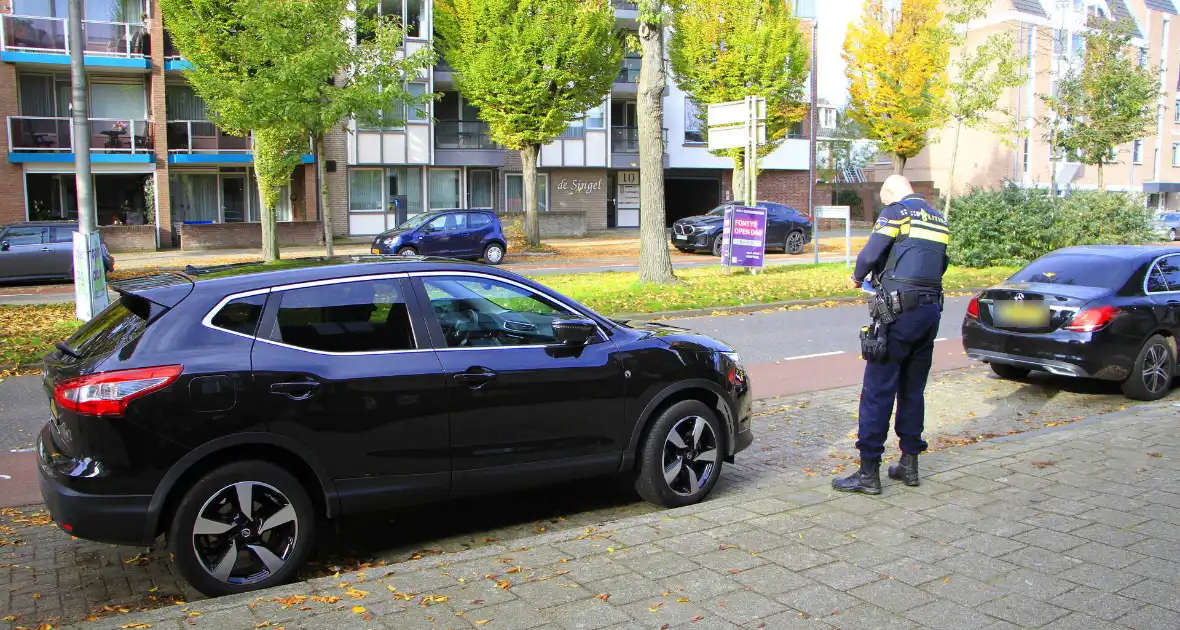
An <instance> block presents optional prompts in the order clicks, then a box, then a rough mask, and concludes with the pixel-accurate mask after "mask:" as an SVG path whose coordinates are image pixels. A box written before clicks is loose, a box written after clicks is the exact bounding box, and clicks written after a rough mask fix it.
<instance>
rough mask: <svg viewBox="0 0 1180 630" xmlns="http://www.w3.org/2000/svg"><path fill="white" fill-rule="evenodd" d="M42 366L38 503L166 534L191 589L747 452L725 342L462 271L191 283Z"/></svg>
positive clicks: (117, 527) (419, 264) (97, 521)
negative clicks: (527, 500) (324, 523)
mask: <svg viewBox="0 0 1180 630" xmlns="http://www.w3.org/2000/svg"><path fill="white" fill-rule="evenodd" d="M111 286H112V288H113V289H114V290H115V291H117V292H118V293H119V294H120V297H119V299H118V300H117V301H116V302H114V303H113V304H112V305H111V306H110V307H108V308H107V309H106V310H104V311H103V312H102V313H100V314H99V315H97V316H96V317H95V318H93V319H92V320H90V321H89V322H87V323H86V324H84V325H83V326H82V327H81V328H80V329H79V330H78V332H77V334H75V335H74V336H73V337H71V338H70V339H68V340H67V341H66V342H64V343H63V344H61V345H59V346H58V348H59V349H58V350H57V351H56V352H54V353H52V354H50V355H49V356H48V357H47V358H46V369H45V374H44V387H45V392H46V394H47V396H48V399H49V407H50V411H51V417H52V420H51V421H50V422H49V423H48V424H46V426H45V428H44V429H43V430H42V432H41V434H40V438H39V440H38V450H39V453H38V458H39V464H40V466H39V468H40V484H41V492H42V495H43V496H44V498H45V502H46V503H47V504H48V506H49V510H50V512H51V514H52V515H53V518H54V520H55V521H56V522H57V523H58V524H59V525H60V527H61V528H62V529H63V530H64V531H65V532H68V533H70V534H73V535H75V536H78V537H81V538H87V539H92V540H98V541H104V542H110V543H117V544H128V545H131V544H136V545H143V544H149V543H151V542H152V541H154V540H155V539H156V538H157V537H158V536H159V535H160V534H163V535H164V536H165V538H166V540H167V544H168V545H169V548H170V551H171V552H172V554H173V556H174V558H175V562H176V564H177V567H178V569H179V571H180V572H181V574H182V575H183V576H184V577H185V578H186V579H187V580H188V581H189V582H190V583H191V584H193V586H195V587H196V588H197V589H199V590H200V591H202V592H204V593H207V594H211V595H212V594H225V593H236V592H242V591H248V590H253V589H258V588H264V587H268V586H272V585H275V584H278V583H281V582H283V581H285V580H287V579H288V578H290V577H291V576H292V575H294V573H295V571H296V569H297V568H298V566H299V565H300V564H301V563H302V562H303V561H304V560H305V559H306V558H307V556H308V553H309V552H310V551H311V547H312V544H313V542H314V540H315V531H316V527H317V526H318V523H319V521H321V519H325V518H337V517H341V516H350V515H355V514H361V513H365V512H372V511H377V510H386V509H390V508H397V507H402V506H409V505H415V504H421V503H426V502H432V501H438V500H440V499H442V500H445V499H447V498H449V497H451V498H453V497H467V496H473V495H486V494H487V493H491V492H501V491H511V490H515V489H520V488H525V487H529V486H539V485H545V484H552V483H555V482H559V481H565V480H572V479H578V478H588V477H595V476H609V475H626V476H629V477H630V478H631V479H633V480H634V484H635V487H636V489H637V490H638V492H639V494H640V495H641V496H643V497H644V498H646V499H647V500H649V501H651V502H653V503H656V504H658V505H661V506H668V507H673V506H684V505H689V504H692V503H695V502H698V501H700V500H702V499H703V498H705V496H706V495H708V494H709V492H710V490H712V488H713V487H714V485H715V484H716V483H717V480H718V477H719V476H720V474H721V470H722V465H723V462H727V461H728V462H732V461H733V457H734V454H735V453H737V452H739V451H741V450H743V449H745V448H746V447H748V446H749V445H750V443H751V442H752V441H753V436H752V433H751V430H750V417H751V413H750V405H751V395H750V384H749V382H748V380H747V376H746V372H745V369H744V368H743V366H742V363H741V360H740V359H739V357H738V355H737V354H736V353H734V352H733V350H732V348H730V347H729V346H727V345H725V344H724V343H721V342H719V341H716V340H714V339H711V338H709V337H705V336H702V335H698V334H695V333H692V332H689V331H686V330H682V329H678V328H673V327H671V326H665V325H659V324H628V323H625V322H618V321H612V320H610V319H607V318H605V317H602V316H600V315H598V314H596V313H594V312H592V311H590V310H589V309H587V308H585V307H584V306H582V305H580V304H578V303H576V302H574V301H572V300H570V299H568V298H566V297H564V296H562V295H560V294H557V293H555V292H553V291H551V290H549V289H547V288H545V287H544V286H541V285H539V284H537V283H535V282H532V281H530V280H528V279H525V278H522V277H520V276H517V275H514V274H512V273H508V272H505V271H501V270H498V269H495V268H492V267H486V266H482V265H478V264H474V263H463V262H457V261H449V260H441V259H426V258H400V257H371V258H367V257H365V258H362V257H358V258H356V259H353V260H351V261H346V260H339V259H337V260H295V261H284V263H283V266H281V267H278V268H275V267H268V266H267V265H263V264H255V263H250V264H244V265H230V266H225V267H220V268H206V269H189V270H188V271H187V272H186V273H170V274H163V275H156V276H151V277H145V278H140V279H135V280H127V281H122V282H114V283H112V284H111Z"/></svg>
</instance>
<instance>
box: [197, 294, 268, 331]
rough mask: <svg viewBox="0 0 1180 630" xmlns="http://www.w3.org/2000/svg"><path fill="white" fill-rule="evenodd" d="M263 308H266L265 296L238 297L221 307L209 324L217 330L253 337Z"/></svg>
mask: <svg viewBox="0 0 1180 630" xmlns="http://www.w3.org/2000/svg"><path fill="white" fill-rule="evenodd" d="M263 306H266V294H260V295H248V296H246V297H240V298H237V299H236V300H231V301H230V302H229V303H227V304H226V305H225V306H223V307H221V310H220V311H217V314H216V315H214V316H213V319H212V320H210V323H211V324H213V325H214V326H216V327H218V328H224V329H225V330H229V331H232V332H236V333H241V334H243V335H250V336H251V337H253V336H254V332H255V331H256V330H257V329H258V319H259V318H260V317H261V316H262V307H263Z"/></svg>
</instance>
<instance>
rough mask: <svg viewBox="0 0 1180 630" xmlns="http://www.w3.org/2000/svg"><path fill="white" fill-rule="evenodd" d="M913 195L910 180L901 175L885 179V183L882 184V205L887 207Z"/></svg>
mask: <svg viewBox="0 0 1180 630" xmlns="http://www.w3.org/2000/svg"><path fill="white" fill-rule="evenodd" d="M912 194H914V188H913V186H910V180H908V179H906V178H905V177H903V176H901V175H890V176H889V177H886V178H885V183H883V184H881V203H882V204H883V205H886V206H887V205H889V204H891V203H897V202H899V201H901V200H902V199H903V198H904V197H905V196H906V195H912Z"/></svg>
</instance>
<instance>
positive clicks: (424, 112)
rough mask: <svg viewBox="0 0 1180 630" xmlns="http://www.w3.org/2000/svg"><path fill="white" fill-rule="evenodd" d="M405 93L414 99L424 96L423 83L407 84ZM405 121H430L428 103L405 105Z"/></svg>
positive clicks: (424, 88) (424, 87)
mask: <svg viewBox="0 0 1180 630" xmlns="http://www.w3.org/2000/svg"><path fill="white" fill-rule="evenodd" d="M406 91H407V92H409V93H410V96H412V97H414V98H415V99H420V98H422V97H423V96H424V95H425V94H426V84H425V83H407V84H406ZM406 120H407V121H408V122H427V121H429V120H430V103H429V102H425V103H406Z"/></svg>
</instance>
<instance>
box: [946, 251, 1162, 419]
mask: <svg viewBox="0 0 1180 630" xmlns="http://www.w3.org/2000/svg"><path fill="white" fill-rule="evenodd" d="M1178 337H1180V248H1176V247H1154V246H1118V245H1111V246H1090V247H1070V248H1066V249H1061V250H1058V251H1055V252H1053V253H1051V254H1047V255H1045V256H1043V257H1041V258H1038V259H1037V260H1035V261H1033V262H1032V263H1030V264H1029V265H1028V266H1027V267H1025V268H1024V269H1021V270H1020V271H1019V272H1017V273H1016V275H1014V276H1012V277H1011V278H1009V279H1008V280H1007V281H1006V282H1004V283H1002V284H999V285H996V286H994V287H992V288H990V289H988V290H986V291H984V292H982V293H980V294H979V295H977V296H976V297H974V298H973V299H972V300H971V303H970V304H969V305H968V307H967V315H966V317H965V318H964V319H963V346H964V347H965V349H966V351H967V356H968V357H970V358H972V359H976V360H979V361H984V362H986V363H988V364H990V365H991V368H992V371H994V372H995V373H996V374H997V375H998V376H1000V377H1002V378H1011V379H1018V378H1023V377H1025V376H1027V375H1028V374H1029V372H1030V371H1033V370H1038V371H1043V372H1048V373H1050V374H1056V375H1059V376H1069V377H1080V378H1095V379H1103V380H1109V381H1117V382H1119V383H1121V384H1122V389H1123V393H1124V394H1126V395H1127V396H1128V397H1129V398H1133V399H1137V400H1158V399H1160V398H1162V397H1164V396H1165V395H1167V393H1168V391H1169V389H1170V388H1171V386H1172V380H1173V379H1174V378H1175V376H1176V375H1177V368H1176V355H1177V348H1176V339H1177V338H1178Z"/></svg>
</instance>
